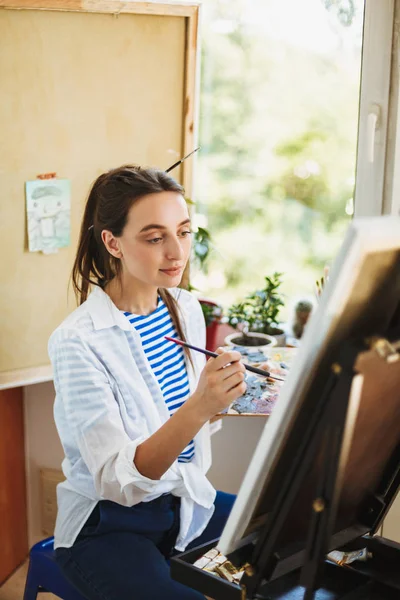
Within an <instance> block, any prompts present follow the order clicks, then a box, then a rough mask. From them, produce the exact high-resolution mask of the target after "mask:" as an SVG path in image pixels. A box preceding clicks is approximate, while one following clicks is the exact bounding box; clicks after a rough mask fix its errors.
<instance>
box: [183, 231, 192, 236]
mask: <svg viewBox="0 0 400 600" xmlns="http://www.w3.org/2000/svg"><path fill="white" fill-rule="evenodd" d="M191 233H192V232H191V231H190V230H189V231H181V235H182V236H183V237H186V236H187V235H190V234H191Z"/></svg>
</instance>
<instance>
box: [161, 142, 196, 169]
mask: <svg viewBox="0 0 400 600" xmlns="http://www.w3.org/2000/svg"><path fill="white" fill-rule="evenodd" d="M197 150H200V146H197V148H195V149H194V150H192V151H191V152H189V154H186V156H184V157H183V158H181V159H180V160H178V161H177V162H176V163H174V164H173V165H171V166H170V167H168V169H165V172H166V173H169V172H170V171H172V169H175V167H177V166H178V165H180V164H181V163H183V161H184V160H186V159H187V158H189V156H192V154H194V153H195V152H197Z"/></svg>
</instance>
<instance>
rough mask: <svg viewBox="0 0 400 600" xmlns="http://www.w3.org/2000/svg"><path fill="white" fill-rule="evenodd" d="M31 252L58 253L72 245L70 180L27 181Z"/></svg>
mask: <svg viewBox="0 0 400 600" xmlns="http://www.w3.org/2000/svg"><path fill="white" fill-rule="evenodd" d="M26 206H27V215H28V238H29V251H30V252H38V251H40V250H41V251H42V252H44V253H45V254H50V253H53V252H57V250H58V248H64V247H65V246H69V244H70V233H71V220H70V212H71V194H70V182H69V180H68V179H48V180H37V181H27V182H26Z"/></svg>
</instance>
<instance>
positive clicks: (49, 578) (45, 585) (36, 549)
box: [24, 537, 85, 600]
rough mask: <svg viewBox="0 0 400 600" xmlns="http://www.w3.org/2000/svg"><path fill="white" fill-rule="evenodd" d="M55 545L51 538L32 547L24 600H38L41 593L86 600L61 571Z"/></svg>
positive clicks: (65, 598) (70, 599)
mask: <svg viewBox="0 0 400 600" xmlns="http://www.w3.org/2000/svg"><path fill="white" fill-rule="evenodd" d="M53 543H54V538H52V537H50V538H47V540H43V541H41V542H38V543H37V544H35V545H34V546H32V548H31V551H30V553H29V570H28V575H27V578H26V584H25V592H24V600H36V598H37V595H38V594H39V592H51V593H52V594H54V595H55V596H59V597H60V598H62V599H63V600H85V599H84V597H83V596H81V595H80V594H79V592H77V591H76V590H75V588H73V587H72V585H71V584H70V583H69V582H68V581H67V580H66V579H65V577H64V575H63V574H62V572H61V571H60V569H59V567H58V565H57V563H56V561H55V556H54V545H53Z"/></svg>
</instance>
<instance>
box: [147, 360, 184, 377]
mask: <svg viewBox="0 0 400 600" xmlns="http://www.w3.org/2000/svg"><path fill="white" fill-rule="evenodd" d="M182 363H183V366H185V362H184V361H183V357H181V356H178V358H177V359H176V360H175V361H173V362H172V363H170V364H169V365H168V367H166V369H170V368H172V367H175V366H176V365H178V364H179V365H181V366H182ZM159 366H161V369H162V367H163V361H160V362H158V363H155V364H152V365H151V368H152V369H153V371H154V375H155V376H156V377H158V374H157V373H156V372H155V371H156V369H157V368H158V367H159ZM164 372H165V371H164Z"/></svg>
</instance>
